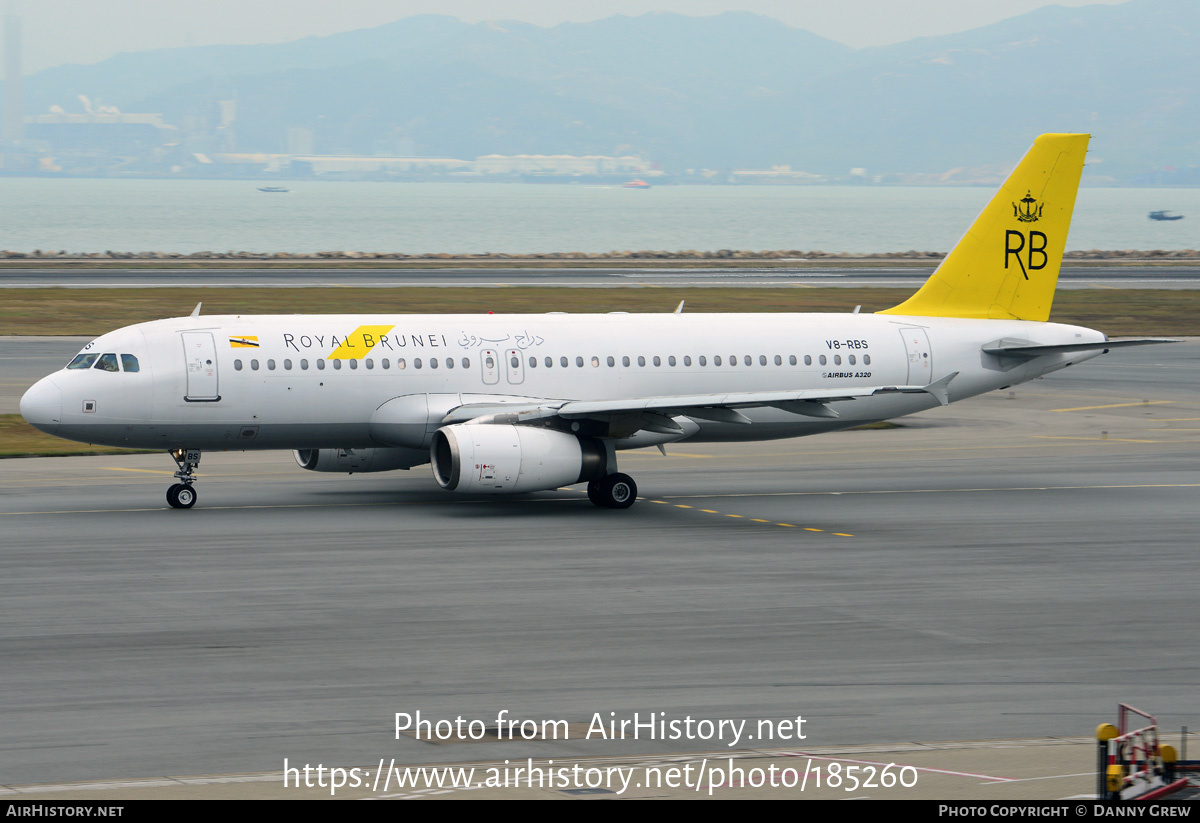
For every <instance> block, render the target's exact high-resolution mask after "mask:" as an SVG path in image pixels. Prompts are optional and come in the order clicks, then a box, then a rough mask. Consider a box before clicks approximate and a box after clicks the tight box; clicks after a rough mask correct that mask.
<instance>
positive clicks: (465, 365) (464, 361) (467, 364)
mask: <svg viewBox="0 0 1200 823" xmlns="http://www.w3.org/2000/svg"><path fill="white" fill-rule="evenodd" d="M462 366H463V368H464V369H469V368H471V361H470V360H468V359H467V358H465V357H464V358H463V359H462Z"/></svg>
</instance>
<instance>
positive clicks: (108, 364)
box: [92, 354, 121, 371]
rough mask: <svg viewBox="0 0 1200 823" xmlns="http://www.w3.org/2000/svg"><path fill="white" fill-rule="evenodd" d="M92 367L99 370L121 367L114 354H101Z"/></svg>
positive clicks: (118, 369) (112, 369) (118, 368)
mask: <svg viewBox="0 0 1200 823" xmlns="http://www.w3.org/2000/svg"><path fill="white" fill-rule="evenodd" d="M92 368H95V369H99V370H100V371H120V370H121V367H120V366H118V365H117V356H116V355H115V354H102V355H100V359H99V360H97V361H96V365H95V366H93V367H92Z"/></svg>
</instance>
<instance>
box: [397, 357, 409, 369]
mask: <svg viewBox="0 0 1200 823" xmlns="http://www.w3.org/2000/svg"><path fill="white" fill-rule="evenodd" d="M407 367H408V364H407V363H406V362H404V358H403V357H401V358H400V359H399V360H397V361H396V368H398V369H400V371H404V369H406V368H407Z"/></svg>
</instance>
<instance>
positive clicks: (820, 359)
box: [804, 355, 828, 366]
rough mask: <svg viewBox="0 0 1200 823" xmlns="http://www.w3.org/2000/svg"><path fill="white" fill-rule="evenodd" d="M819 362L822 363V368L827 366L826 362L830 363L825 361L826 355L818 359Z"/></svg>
mask: <svg viewBox="0 0 1200 823" xmlns="http://www.w3.org/2000/svg"><path fill="white" fill-rule="evenodd" d="M804 359H805V360H807V359H808V358H807V357H806V358H804ZM818 362H819V363H820V364H821V365H822V366H824V365H825V364H826V362H828V361H826V360H825V355H821V356H820V357H819V358H818Z"/></svg>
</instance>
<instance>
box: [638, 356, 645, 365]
mask: <svg viewBox="0 0 1200 823" xmlns="http://www.w3.org/2000/svg"><path fill="white" fill-rule="evenodd" d="M638 365H639V366H644V365H646V358H645V357H642V356H641V355H640V354H639V355H638Z"/></svg>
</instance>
